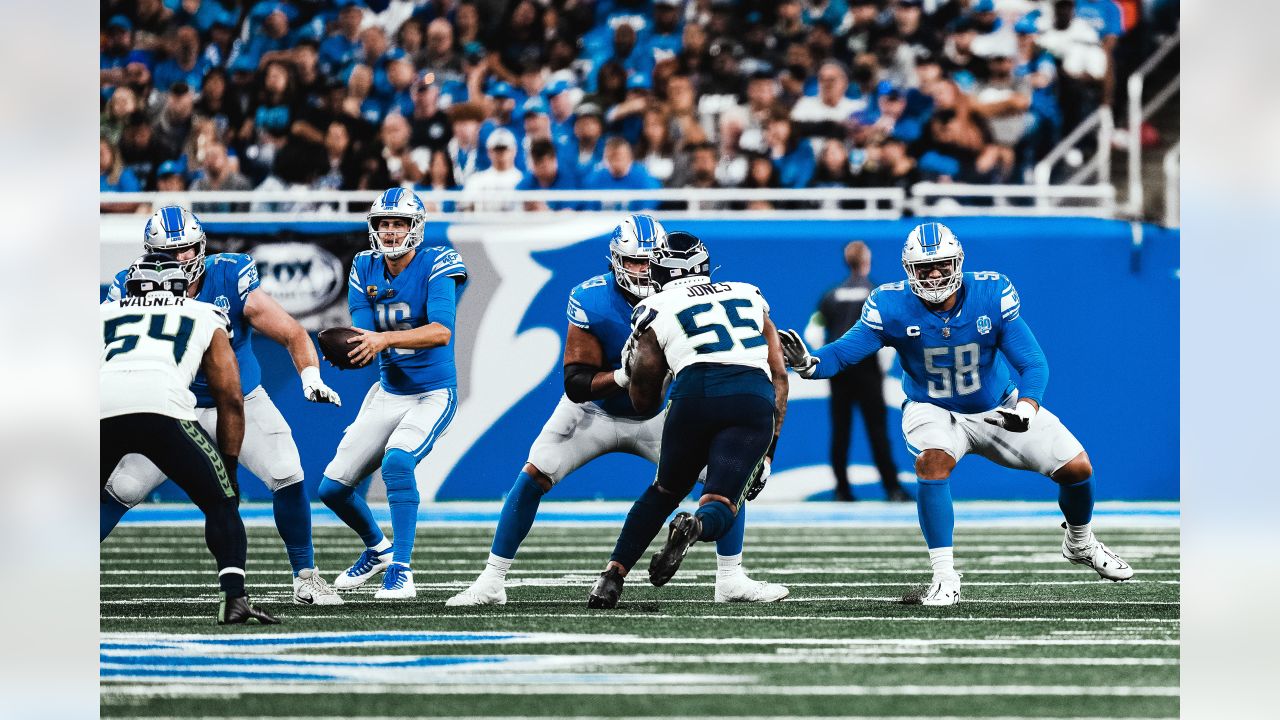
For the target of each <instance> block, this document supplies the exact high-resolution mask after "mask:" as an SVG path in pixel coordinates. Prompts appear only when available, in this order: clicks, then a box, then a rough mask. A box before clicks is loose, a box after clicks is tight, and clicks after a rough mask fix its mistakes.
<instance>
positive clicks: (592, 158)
mask: <svg viewBox="0 0 1280 720" xmlns="http://www.w3.org/2000/svg"><path fill="white" fill-rule="evenodd" d="M574 118H575V119H574V121H573V138H574V142H573V146H574V148H575V149H576V152H577V156H576V158H575V161H574V167H576V168H577V173H576V174H577V176H578V177H579V178H585V177H587V176H588V175H590V174H591V173H593V172H595V170H596V168H598V167H600V163H602V162H604V117H603V114H602V113H601V111H600V106H599V105H595V104H593V103H582V104H581V105H579V106H578V109H577V113H576V114H575V115H574Z"/></svg>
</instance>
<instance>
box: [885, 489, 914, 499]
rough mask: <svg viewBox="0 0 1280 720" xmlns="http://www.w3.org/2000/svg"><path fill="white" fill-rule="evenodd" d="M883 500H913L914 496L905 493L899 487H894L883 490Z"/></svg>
mask: <svg viewBox="0 0 1280 720" xmlns="http://www.w3.org/2000/svg"><path fill="white" fill-rule="evenodd" d="M884 495H885V498H884V499H885V500H887V501H889V502H915V498H913V497H911V496H910V495H908V494H907V491H906V490H903V489H902V488H901V487H895V488H892V489H890V490H886V491H885V494H884Z"/></svg>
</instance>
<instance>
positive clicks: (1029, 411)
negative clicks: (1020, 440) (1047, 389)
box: [982, 400, 1036, 433]
mask: <svg viewBox="0 0 1280 720" xmlns="http://www.w3.org/2000/svg"><path fill="white" fill-rule="evenodd" d="M1035 416H1036V406H1035V405H1032V404H1031V403H1030V402H1027V401H1022V400H1019V401H1018V404H1017V405H1016V406H1014V408H1013V409H1012V410H1007V409H1005V408H996V409H995V412H994V413H992V414H991V415H988V416H986V417H984V418H982V419H983V420H985V421H986V422H987V423H988V424H990V425H995V426H996V427H998V428H1001V429H1002V430H1007V431H1009V432H1016V433H1020V432H1026V431H1027V430H1028V429H1030V427H1031V421H1032V419H1034V418H1035Z"/></svg>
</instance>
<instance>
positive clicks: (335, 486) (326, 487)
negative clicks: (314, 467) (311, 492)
mask: <svg viewBox="0 0 1280 720" xmlns="http://www.w3.org/2000/svg"><path fill="white" fill-rule="evenodd" d="M354 490H355V488H352V487H351V486H349V485H343V484H342V483H340V482H338V481H337V480H334V479H332V478H329V477H324V478H321V479H320V488H319V490H317V491H316V494H317V495H319V496H320V501H321V502H323V503H324V504H325V505H332V504H333V503H335V502H341V501H342V500H343V499H345V498H346V497H347V496H348V495H350V494H351V493H352V492H353V491H354Z"/></svg>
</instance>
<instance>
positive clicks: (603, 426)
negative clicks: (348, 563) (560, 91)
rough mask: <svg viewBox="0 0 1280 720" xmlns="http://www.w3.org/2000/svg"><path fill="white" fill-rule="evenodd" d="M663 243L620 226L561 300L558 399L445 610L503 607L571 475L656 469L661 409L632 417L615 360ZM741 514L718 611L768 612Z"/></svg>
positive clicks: (767, 588)
mask: <svg viewBox="0 0 1280 720" xmlns="http://www.w3.org/2000/svg"><path fill="white" fill-rule="evenodd" d="M666 242H667V231H666V229H665V228H664V227H663V226H662V223H660V222H658V221H657V220H656V219H654V218H652V217H650V216H649V215H643V214H636V215H630V216H628V217H627V218H626V219H624V220H623V221H622V222H621V223H619V224H618V226H617V227H616V228H615V229H614V231H613V237H612V238H611V239H610V241H609V265H610V270H609V271H608V272H606V273H604V274H601V275H597V276H595V277H593V278H590V279H589V280H587V281H586V282H583V283H582V284H580V285H578V286H577V287H575V288H574V289H573V290H572V291H570V293H569V306H568V311H567V315H568V327H569V329H568V334H567V335H566V337H565V347H564V386H565V394H564V397H562V398H560V402H559V404H557V405H556V408H555V410H554V411H553V412H552V413H551V417H550V418H548V419H547V422H546V424H545V425H544V426H543V428H542V432H541V433H539V434H538V438H537V439H536V440H534V442H533V447H531V448H529V454H528V457H527V461H526V462H525V464H524V467H523V468H522V469H521V472H520V473H519V475H518V476H517V477H516V481H515V484H513V485H512V487H511V490H510V491H509V492H508V493H507V498H506V501H505V502H504V503H503V505H502V514H501V515H500V516H499V518H498V527H497V529H496V530H495V532H494V535H493V544H492V545H491V547H490V552H489V559H488V562H486V563H485V567H484V570H483V571H482V572H481V573H480V576H479V577H478V578H476V580H475V582H473V583H472V584H471V586H470V587H468V588H466V589H464V590H463V591H462V592H459V593H458V594H457V595H454V596H453V597H451V598H449V600H447V601H446V602H445V604H446V605H449V606H451V607H458V606H471V605H501V604H503V603H505V602H506V601H507V592H506V589H505V587H504V581H505V578H506V574H507V571H508V570H509V569H510V568H511V564H512V562H513V561H514V559H515V556H516V551H518V550H519V549H520V544H521V543H522V542H524V539H525V537H526V536H527V535H528V534H529V530H530V528H532V526H533V522H534V519H535V517H536V516H537V513H538V506H539V504H540V503H541V502H542V497H543V496H544V495H545V494H546V493H548V492H550V491H551V489H552V488H553V487H555V486H556V485H558V484H559V483H561V482H563V481H564V480H565V478H567V477H568V476H569V475H571V474H572V473H573V472H574V471H576V470H577V469H578V468H580V467H582V466H583V465H586V464H587V463H589V462H591V461H592V460H594V459H596V458H598V457H600V456H602V455H606V454H609V453H615V452H621V453H628V454H631V455H637V456H639V457H642V458H645V459H646V460H649V461H650V462H653V463H657V462H658V455H659V452H660V450H661V441H662V426H663V421H664V420H665V419H666V413H665V411H664V409H663V408H662V407H661V404H659V405H658V406H657V407H654V408H651V409H650V410H648V411H646V412H637V411H636V409H635V408H634V407H632V405H631V399H630V398H629V397H628V396H627V393H626V385H627V382H628V380H627V374H626V370H625V369H623V368H622V352H623V348H624V347H625V346H626V344H627V340H628V338H629V337H630V336H631V314H632V312H633V311H634V309H635V305H636V303H638V302H640V300H641V299H642V298H645V297H648V296H649V295H650V294H651V293H652V288H651V287H650V285H649V258H650V256H651V255H652V253H653V251H654V250H655V249H657V248H660V247H663V246H665V245H666ZM746 521H747V518H746V513H745V512H743V513H739V515H738V520H737V522H736V523H735V525H734V527H733V528H732V529H731V530H730V531H729V532H728V533H727V534H725V536H724V537H722V538H720V540H719V541H718V542H717V543H716V586H715V594H714V599H715V601H716V602H776V601H778V600H781V599H783V598H785V597H786V596H787V594H788V593H789V592H790V591H789V590H788V589H787V587H786V586H784V585H779V584H777V583H770V582H762V581H759V580H753V579H751V578H750V577H748V576H747V573H746V571H745V570H744V569H743V567H742V541H743V535H744V533H745V525H746Z"/></svg>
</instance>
